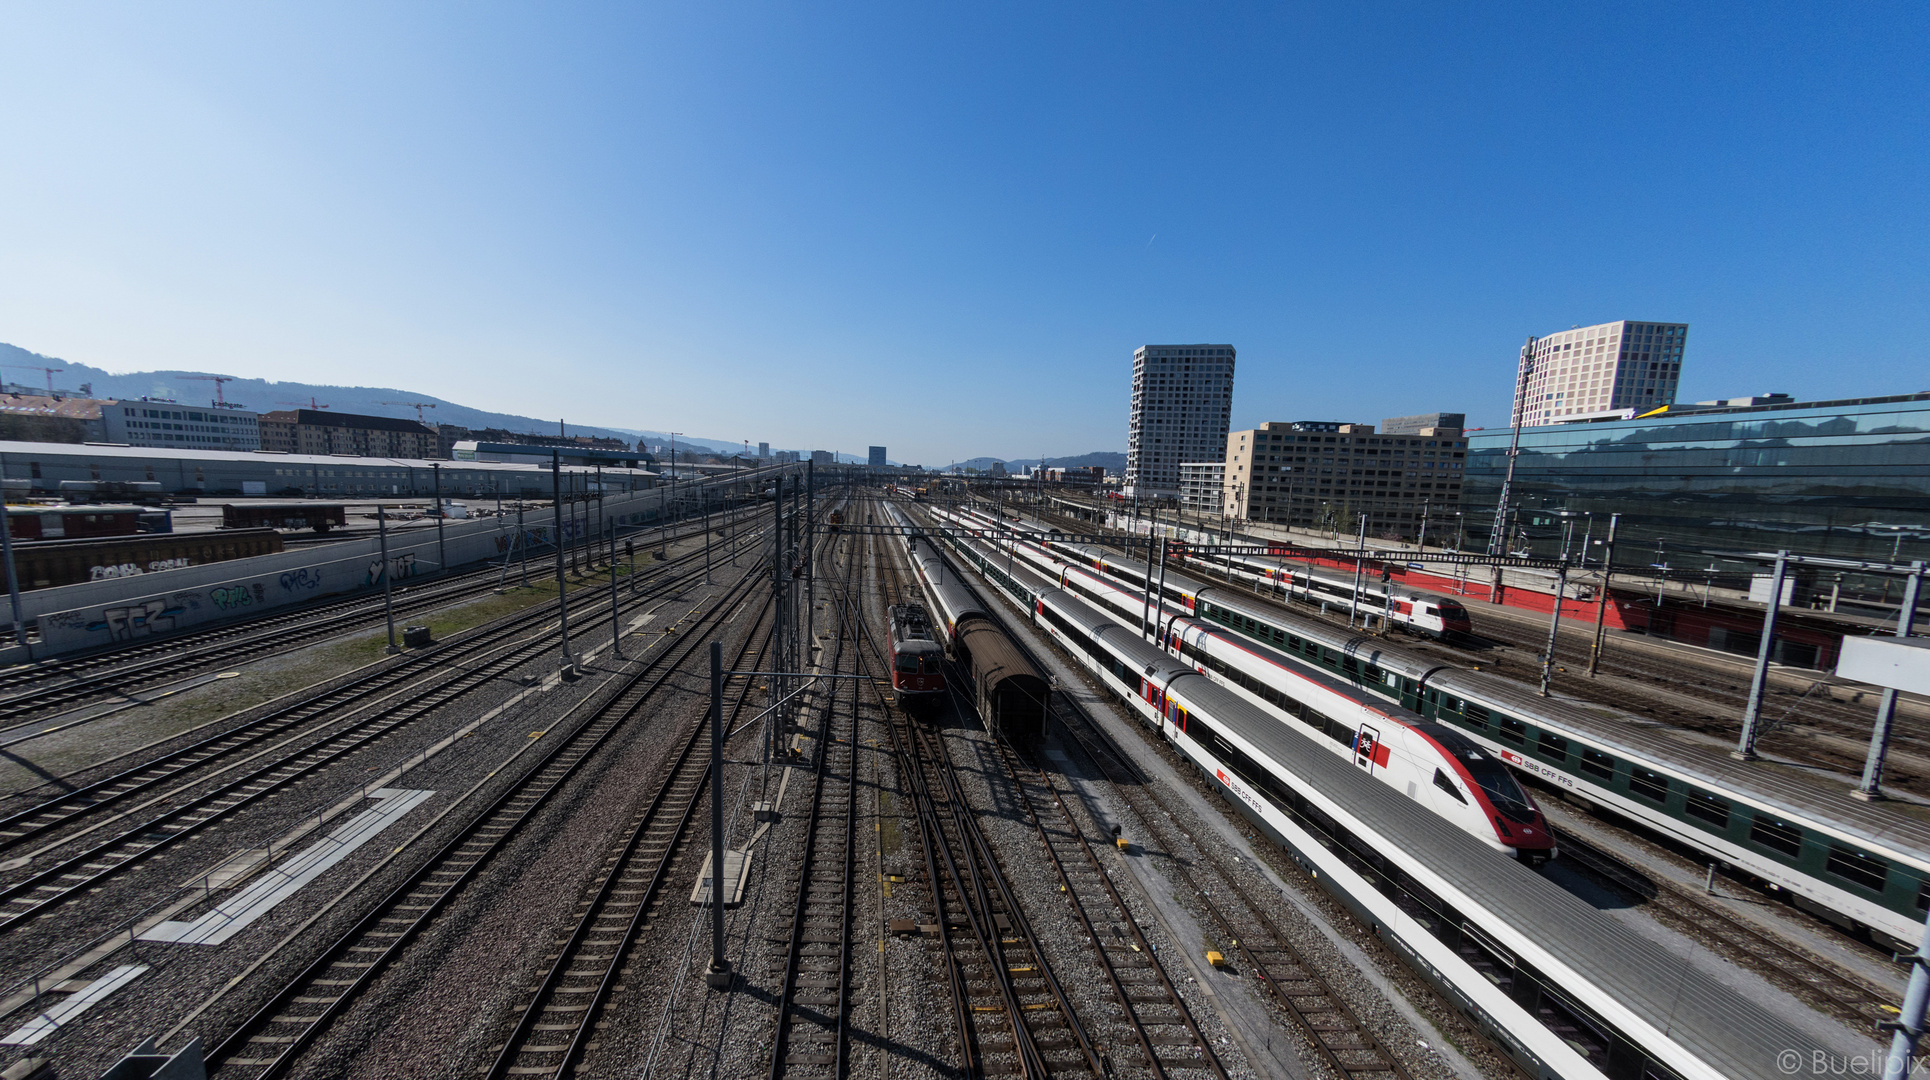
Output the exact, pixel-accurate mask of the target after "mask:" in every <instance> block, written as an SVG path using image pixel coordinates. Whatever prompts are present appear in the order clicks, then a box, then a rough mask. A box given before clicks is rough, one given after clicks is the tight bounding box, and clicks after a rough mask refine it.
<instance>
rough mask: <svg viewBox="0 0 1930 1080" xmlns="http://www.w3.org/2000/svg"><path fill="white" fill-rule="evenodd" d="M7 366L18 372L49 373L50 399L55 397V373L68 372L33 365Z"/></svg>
mask: <svg viewBox="0 0 1930 1080" xmlns="http://www.w3.org/2000/svg"><path fill="white" fill-rule="evenodd" d="M5 366H7V367H10V368H16V369H18V370H20V371H44V372H46V373H47V396H48V397H53V396H54V373H55V372H60V371H66V370H67V369H66V368H60V367H35V366H33V365H32V364H7V365H5Z"/></svg>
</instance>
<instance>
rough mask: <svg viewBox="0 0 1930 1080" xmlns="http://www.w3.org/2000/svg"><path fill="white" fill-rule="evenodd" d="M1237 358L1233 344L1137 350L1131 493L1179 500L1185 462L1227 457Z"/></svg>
mask: <svg viewBox="0 0 1930 1080" xmlns="http://www.w3.org/2000/svg"><path fill="white" fill-rule="evenodd" d="M1237 358H1238V357H1237V354H1236V351H1235V350H1234V348H1233V346H1231V345H1142V346H1140V347H1139V348H1138V349H1137V350H1136V351H1134V353H1133V394H1132V414H1131V427H1130V430H1129V431H1128V433H1127V438H1126V485H1125V490H1126V494H1129V495H1137V496H1139V497H1141V498H1148V497H1150V498H1162V497H1163V498H1173V499H1176V498H1178V497H1179V467H1180V463H1181V462H1191V461H1212V460H1214V459H1216V458H1223V457H1224V455H1225V453H1226V429H1227V424H1228V423H1229V418H1230V417H1231V416H1232V407H1233V366H1234V362H1235V360H1236V359H1237Z"/></svg>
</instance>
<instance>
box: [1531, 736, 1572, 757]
mask: <svg viewBox="0 0 1930 1080" xmlns="http://www.w3.org/2000/svg"><path fill="white" fill-rule="evenodd" d="M1535 749H1536V750H1539V751H1541V754H1542V756H1543V757H1549V758H1553V759H1555V760H1556V761H1564V762H1565V761H1567V760H1568V740H1567V739H1564V738H1562V737H1561V736H1560V735H1557V734H1555V733H1554V732H1552V731H1544V732H1542V733H1541V735H1540V737H1539V738H1537V739H1536V740H1535Z"/></svg>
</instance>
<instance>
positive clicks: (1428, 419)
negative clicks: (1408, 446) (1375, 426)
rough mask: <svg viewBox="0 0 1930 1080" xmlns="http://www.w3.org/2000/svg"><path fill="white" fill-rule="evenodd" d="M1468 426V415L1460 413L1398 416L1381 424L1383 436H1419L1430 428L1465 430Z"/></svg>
mask: <svg viewBox="0 0 1930 1080" xmlns="http://www.w3.org/2000/svg"><path fill="white" fill-rule="evenodd" d="M1467 426H1468V414H1466V413H1458V412H1431V413H1421V414H1420V415H1418V416H1396V417H1392V418H1390V419H1386V420H1382V421H1381V422H1380V430H1381V434H1383V435H1419V434H1420V433H1421V432H1423V431H1426V430H1427V429H1428V428H1464V427H1467Z"/></svg>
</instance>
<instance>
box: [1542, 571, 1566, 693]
mask: <svg viewBox="0 0 1930 1080" xmlns="http://www.w3.org/2000/svg"><path fill="white" fill-rule="evenodd" d="M1567 591H1568V555H1567V554H1566V553H1565V552H1564V553H1563V555H1562V557H1561V565H1560V566H1559V567H1558V568H1557V569H1556V570H1555V609H1554V613H1553V614H1551V615H1549V616H1548V651H1547V652H1545V653H1543V654H1542V657H1541V696H1542V697H1547V696H1548V684H1549V683H1550V682H1552V681H1554V678H1555V635H1556V634H1557V633H1559V632H1560V631H1561V598H1562V594H1563V593H1565V592H1567Z"/></svg>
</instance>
